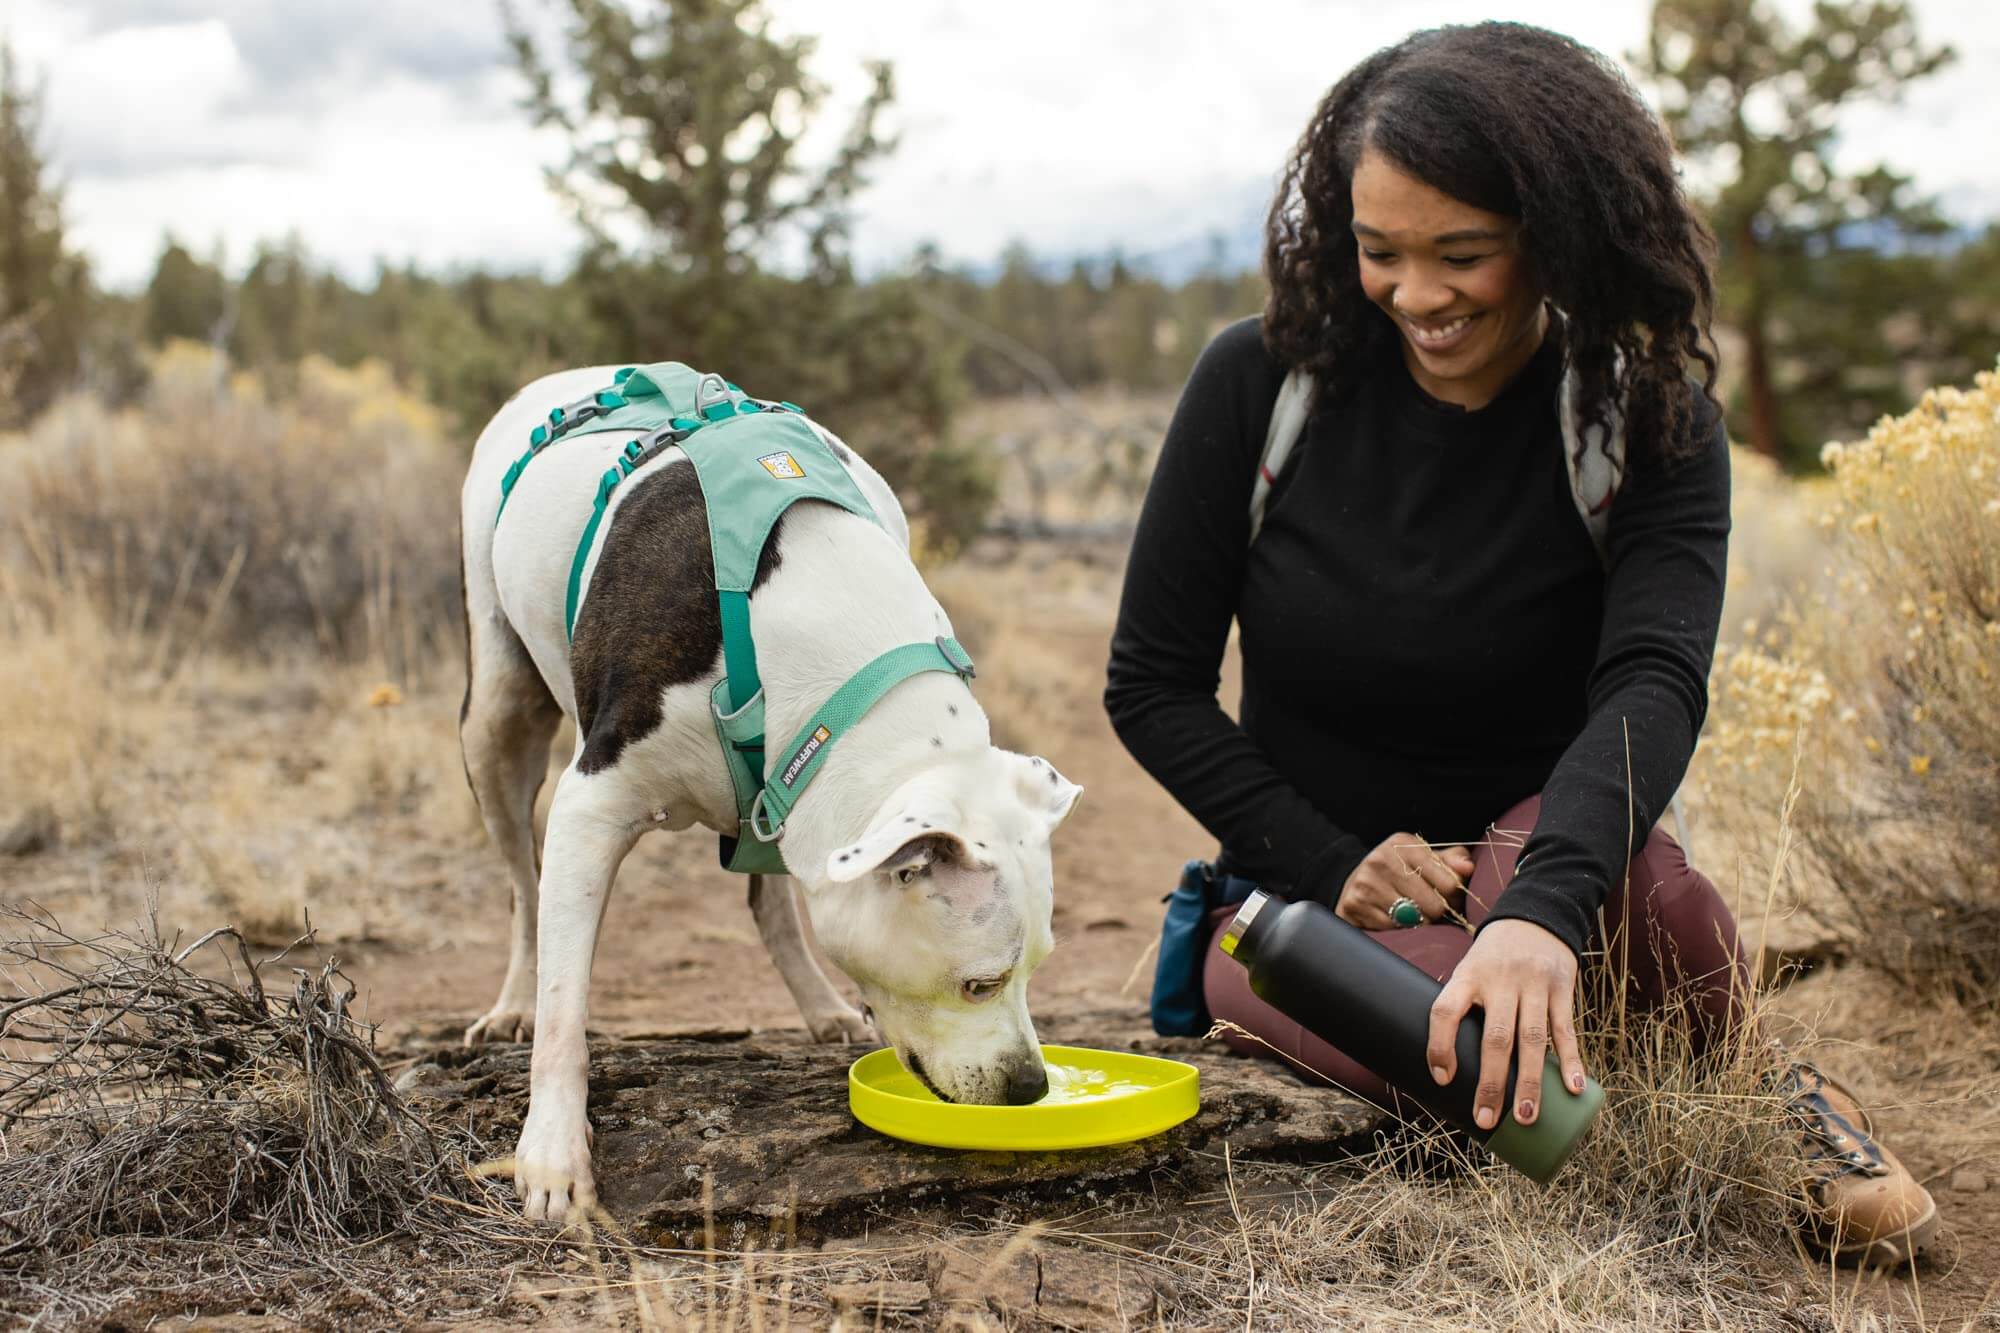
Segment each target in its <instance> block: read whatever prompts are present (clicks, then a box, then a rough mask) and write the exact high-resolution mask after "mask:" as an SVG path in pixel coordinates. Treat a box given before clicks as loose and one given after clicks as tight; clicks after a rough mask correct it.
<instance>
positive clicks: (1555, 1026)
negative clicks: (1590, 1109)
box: [1549, 986, 1583, 1093]
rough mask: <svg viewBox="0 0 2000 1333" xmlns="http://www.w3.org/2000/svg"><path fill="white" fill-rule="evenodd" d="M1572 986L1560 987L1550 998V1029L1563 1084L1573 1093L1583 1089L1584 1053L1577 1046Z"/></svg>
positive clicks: (1574, 998) (1574, 1000) (1574, 1002)
mask: <svg viewBox="0 0 2000 1333" xmlns="http://www.w3.org/2000/svg"><path fill="white" fill-rule="evenodd" d="M1571 990H1572V988H1571V987H1568V986H1564V987H1561V988H1559V989H1558V990H1557V991H1556V993H1555V994H1554V995H1553V996H1551V997H1550V1000H1549V1031H1550V1035H1551V1037H1553V1038H1554V1040H1555V1044H1556V1059H1557V1060H1559V1061H1561V1063H1562V1071H1563V1086H1564V1087H1565V1088H1568V1089H1569V1090H1570V1091H1571V1092H1572V1093H1578V1092H1582V1091H1583V1055H1582V1053H1581V1052H1579V1051H1578V1050H1577V1047H1576V1010H1575V1004H1576V997H1575V996H1574V995H1572V994H1571Z"/></svg>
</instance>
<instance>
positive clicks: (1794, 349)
mask: <svg viewBox="0 0 2000 1333" xmlns="http://www.w3.org/2000/svg"><path fill="white" fill-rule="evenodd" d="M1951 58H1952V51H1951V49H1950V48H1949V47H1948V46H1940V47H1929V46H1926V45H1924V43H1923V42H1922V41H1921V40H1920V39H1919V37H1918V34H1917V29H1916V22H1915V20H1914V18H1913V17H1912V16H1911V14H1910V11H1909V6H1908V4H1907V3H1905V0H1862V2H1861V3H1852V4H1832V3H1827V2H1826V0H1819V2H1818V3H1816V4H1815V5H1814V6H1813V13H1812V19H1811V22H1810V23H1809V24H1808V25H1806V26H1804V27H1803V28H1798V29H1795V28H1794V27H1792V26H1791V25H1789V24H1787V23H1786V22H1785V21H1784V19H1782V18H1781V17H1780V16H1779V15H1778V14H1776V13H1775V12H1774V11H1773V10H1772V9H1771V8H1770V7H1769V5H1768V4H1767V3H1766V2H1765V0H1656V3H1655V4H1654V6H1653V14H1652V22H1651V28H1650V32H1649V35H1648V40H1647V44H1646V48H1645V49H1644V50H1643V51H1639V52H1635V53H1633V54H1632V56H1631V60H1632V62H1633V64H1634V66H1635V67H1636V68H1637V69H1638V71H1639V72H1640V75H1641V77H1642V78H1643V79H1645V80H1646V81H1648V82H1649V83H1650V84H1651V85H1653V87H1654V88H1655V90H1656V91H1657V92H1658V94H1659V98H1660V105H1661V111H1662V113H1663V114H1664V116H1665V118H1666V122H1667V125H1668V128H1669V129H1670V130H1671V131H1672V132H1673V135H1674V139H1675V141H1676V143H1677V144H1678V146H1679V148H1680V150H1681V152H1682V153H1683V154H1685V155H1686V157H1687V159H1688V160H1689V161H1690V163H1692V164H1693V165H1694V166H1695V167H1696V169H1697V174H1698V175H1699V176H1700V177H1702V178H1704V179H1707V180H1709V181H1712V182H1713V185H1712V187H1711V188H1710V190H1709V191H1708V193H1709V198H1708V199H1707V201H1706V202H1707V204H1708V207H1709V212H1710V222H1711V225H1712V226H1713V227H1714V229H1715V233H1716V236H1717V238H1718V240H1719V241H1720V242H1721V258H1720V266H1721V272H1720V275H1719V276H1720V282H1719V284H1718V286H1719V293H1718V302H1717V305H1718V313H1719V314H1720V315H1721V317H1722V320H1723V322H1724V323H1726V324H1728V325H1732V326H1734V327H1735V328H1737V329H1738V330H1739V331H1740V332H1741V333H1742V335H1743V339H1744V344H1745V349H1744V351H1745V355H1744V365H1743V367H1742V372H1743V379H1742V394H1743V398H1744V399H1745V400H1746V401H1747V412H1744V413H1741V414H1740V415H1739V414H1736V413H1732V415H1733V416H1736V417H1737V420H1736V421H1735V422H1734V423H1733V424H1734V425H1736V426H1737V427H1739V429H1737V430H1735V431H1733V433H1735V434H1737V435H1738V437H1739V438H1747V439H1748V441H1749V443H1750V444H1751V445H1752V446H1754V447H1755V448H1756V449H1757V450H1758V451H1760V452H1762V453H1764V454H1767V455H1769V456H1771V457H1773V458H1778V459H1782V460H1785V461H1788V462H1790V463H1792V464H1794V465H1797V464H1801V463H1804V462H1806V461H1807V460H1809V459H1811V458H1813V457H1815V456H1816V455H1817V452H1818V449H1819V445H1820V443H1821V442H1822V441H1823V440H1824V439H1825V438H1826V437H1827V435H1828V434H1829V433H1837V431H1838V430H1840V429H1845V428H1847V427H1848V426H1849V425H1850V424H1851V418H1850V416H1849V413H1850V411H1851V408H1850V404H1851V403H1853V402H1855V401H1857V400H1858V401H1859V402H1860V403H1861V409H1860V410H1861V411H1862V413H1863V414H1864V416H1863V424H1864V425H1865V424H1866V421H1867V420H1868V419H1872V417H1873V416H1874V415H1876V414H1877V413H1879V412H1880V411H1887V410H1891V409H1893V408H1895V407H1897V406H1899V405H1900V400H1899V398H1898V393H1899V390H1894V389H1892V388H1890V387H1889V386H1888V385H1885V384H1883V383H1881V382H1880V377H1879V371H1880V368H1881V367H1882V365H1883V363H1884V362H1885V361H1892V360H1893V359H1894V355H1895V349H1894V348H1893V347H1892V346H1890V345H1889V344H1890V343H1893V342H1894V338H1893V329H1892V330H1891V333H1890V334H1889V335H1885V333H1884V330H1883V325H1884V323H1885V321H1889V320H1891V318H1892V317H1893V316H1895V315H1897V314H1899V313H1901V312H1902V311H1903V309H1904V308H1905V307H1904V304H1903V303H1905V302H1908V301H1909V300H1910V299H1911V298H1912V293H1911V290H1910V284H1911V283H1913V282H1915V283H1919V284H1921V283H1922V282H1924V281H1925V279H1926V275H1928V274H1934V273H1935V272H1937V269H1936V266H1935V265H1934V264H1931V263H1929V262H1928V258H1929V257H1928V256H1919V257H1918V258H1917V259H1915V260H1914V261H1913V262H1910V263H1905V264H1902V265H1900V266H1899V265H1896V264H1894V263H1893V262H1890V260H1888V259H1885V257H1884V256H1885V254H1887V255H1889V256H1893V255H1894V253H1895V252H1896V251H1898V250H1908V249H1910V248H1912V247H1913V246H1916V247H1919V248H1920V246H1921V242H1922V241H1923V239H1924V238H1927V237H1935V236H1937V235H1938V234H1939V233H1940V232H1942V231H1943V229H1944V224H1943V222H1942V220H1941V219H1940V218H1939V216H1938V214H1937V212H1936V209H1935V207H1934V206H1933V204H1932V203H1931V202H1930V201H1929V200H1927V199H1923V198H1919V197H1917V196H1916V195H1915V194H1914V193H1913V192H1912V190H1911V188H1910V182H1909V179H1908V178H1907V177H1906V176H1903V175H1900V174H1898V173H1897V172H1895V171H1894V170H1892V169H1890V168H1889V167H1887V166H1879V165H1878V166H1876V167H1873V168H1871V169H1869V170H1866V171H1861V172H1853V173H1843V172H1841V171H1840V170H1839V169H1838V168H1837V167H1836V166H1835V163H1834V160H1833V159H1834V150H1835V147H1836V144H1837V121H1838V116H1839V112H1840V110H1841V108H1842V107H1843V106H1846V105H1848V104H1850V103H1855V102H1860V101H1867V100H1887V101H1893V100H1895V99H1896V98H1897V97H1898V96H1899V95H1900V94H1901V92H1902V89H1903V88H1904V86H1905V85H1907V84H1909V83H1910V82H1912V81H1913V80H1916V79H1921V78H1923V77H1924V76H1925V75H1927V74H1930V73H1931V72H1932V71H1934V70H1936V69H1938V68H1939V67H1940V66H1942V65H1943V64H1945V63H1946V62H1947V61H1948V60H1950V59H1951ZM1890 270H1893V272H1891V271H1890ZM1851 369H1852V370H1853V371H1854V372H1855V373H1853V374H1851V373H1850V370H1851ZM1870 374H1875V375H1876V376H1877V378H1876V379H1874V380H1871V379H1869V378H1867V377H1868V376H1869V375H1870ZM1889 379H1890V380H1891V381H1893V380H1894V379H1895V377H1894V376H1893V375H1892V376H1890V377H1889Z"/></svg>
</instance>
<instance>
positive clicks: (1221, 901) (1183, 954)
mask: <svg viewBox="0 0 2000 1333" xmlns="http://www.w3.org/2000/svg"><path fill="white" fill-rule="evenodd" d="M1256 888H1257V885H1256V883H1255V882H1254V881H1251V880H1247V879H1244V878H1243V877H1241V876H1240V875H1218V874H1216V873H1215V867H1214V866H1212V865H1210V864H1209V863H1208V862H1206V861H1190V862H1188V863H1187V865H1185V866H1183V867H1182V868H1181V882H1180V883H1178V884H1176V885H1175V886H1174V889H1173V892H1172V893H1169V894H1168V895H1167V896H1166V897H1164V898H1162V899H1161V900H1160V901H1162V902H1164V903H1165V904H1166V905H1167V916H1166V920H1164V921H1162V922H1161V923H1160V953H1159V958H1158V960H1157V961H1156V962H1155V963H1154V964H1153V997H1152V1003H1151V1006H1150V1008H1151V1012H1152V1018H1153V1031H1155V1032H1157V1033H1159V1034H1160V1035H1161V1036H1162V1037H1199V1036H1203V1035H1205V1034H1206V1033H1207V1032H1208V1029H1209V1027H1210V1025H1211V1022H1212V1020H1211V1019H1210V1017H1209V1013H1208V1003H1207V1001H1206V1000H1205V999H1204V998H1203V997H1202V991H1201V969H1202V966H1203V964H1204V963H1206V962H1207V960H1206V959H1205V958H1203V957H1202V946H1203V945H1205V944H1206V943H1207V942H1208V929H1207V921H1208V914H1209V913H1210V912H1213V911H1214V910H1215V909H1216V908H1218V907H1221V906H1224V905H1225V904H1235V903H1240V902H1242V901H1243V900H1244V899H1245V898H1248V897H1249V896H1250V895H1251V893H1252V892H1254V891H1255V890H1256Z"/></svg>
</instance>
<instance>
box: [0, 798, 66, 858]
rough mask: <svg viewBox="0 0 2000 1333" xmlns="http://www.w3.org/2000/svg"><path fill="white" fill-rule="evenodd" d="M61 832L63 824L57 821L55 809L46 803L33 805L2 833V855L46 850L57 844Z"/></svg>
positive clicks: (25, 853)
mask: <svg viewBox="0 0 2000 1333" xmlns="http://www.w3.org/2000/svg"><path fill="white" fill-rule="evenodd" d="M61 834H62V826H61V825H60V824H58V823H57V822H56V812H55V811H54V810H52V809H50V808H49V807H48V806H46V805H31V806H29V807H28V808H27V809H26V810H23V811H22V812H21V814H20V817H19V818H17V819H16V820H15V821H14V822H13V824H12V825H11V826H10V827H9V828H8V829H7V831H6V832H5V833H0V856H33V855H34V854H35V853H37V852H46V851H48V850H49V849H50V848H52V847H54V846H55V845H56V842H57V840H58V839H59V838H60V837H61Z"/></svg>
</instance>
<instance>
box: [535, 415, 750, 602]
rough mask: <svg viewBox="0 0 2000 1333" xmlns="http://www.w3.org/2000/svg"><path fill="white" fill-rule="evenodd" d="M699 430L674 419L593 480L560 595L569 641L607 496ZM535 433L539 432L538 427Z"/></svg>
mask: <svg viewBox="0 0 2000 1333" xmlns="http://www.w3.org/2000/svg"><path fill="white" fill-rule="evenodd" d="M700 426H701V423H700V422H699V421H689V420H686V419H684V418H681V417H676V418H674V420H673V421H672V422H671V423H670V424H668V425H665V426H662V427H660V429H658V430H656V431H654V432H652V433H651V434H649V435H641V436H640V437H639V438H637V439H635V440H628V441H626V442H625V448H624V449H623V450H621V451H620V452H619V455H618V464H617V466H615V467H609V468H606V469H605V470H604V475H603V476H601V477H599V478H598V479H597V498H596V499H595V500H594V501H592V502H591V506H590V521H589V522H588V523H586V524H584V526H583V536H582V537H580V538H578V539H577V543H576V554H575V556H573V557H571V559H570V562H569V587H568V589H567V590H566V591H565V592H564V594H563V633H564V636H565V637H567V638H570V639H574V638H575V637H576V608H577V600H578V598H579V597H580V596H581V595H582V592H583V567H584V565H586V564H587V563H589V561H590V552H591V548H592V546H594V545H595V544H596V542H597V529H598V525H599V524H601V523H603V522H604V512H605V510H607V509H609V508H610V507H611V493H612V492H613V491H615V490H617V489H618V483H619V482H621V481H623V480H625V478H627V477H629V476H631V475H632V474H633V473H634V472H637V471H638V470H639V469H640V468H641V467H643V466H645V465H646V464H647V463H650V462H652V461H653V460H654V459H655V458H658V457H659V456H660V454H661V453H662V452H664V451H665V450H667V449H669V448H671V447H672V446H674V445H677V444H679V443H680V442H681V441H682V440H685V439H686V438H687V437H688V436H690V435H692V434H694V433H695V431H696V430H697V429H699V428H700ZM536 429H538V430H539V429H540V427H537V428H536ZM542 447H543V448H546V447H547V446H546V445H544V446H542ZM533 456H534V455H533V454H532V453H531V454H529V456H528V458H523V459H522V460H521V462H520V463H517V464H515V466H516V467H523V466H525V465H526V464H527V462H528V461H529V458H532V457H533ZM501 504H502V506H503V507H504V506H505V504H506V498H505V496H504V495H503V496H502V498H501ZM497 521H498V520H496V522H497ZM746 614H747V612H746Z"/></svg>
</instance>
